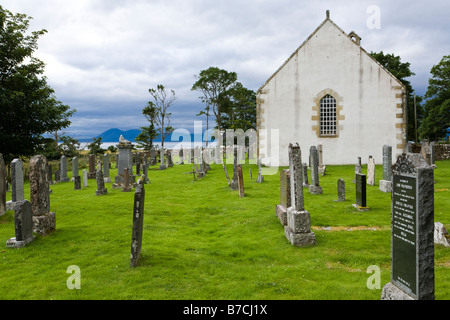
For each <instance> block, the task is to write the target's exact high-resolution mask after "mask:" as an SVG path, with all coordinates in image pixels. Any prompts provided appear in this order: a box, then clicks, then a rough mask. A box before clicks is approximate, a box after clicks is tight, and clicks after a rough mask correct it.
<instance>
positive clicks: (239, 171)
mask: <svg viewBox="0 0 450 320" xmlns="http://www.w3.org/2000/svg"><path fill="white" fill-rule="evenodd" d="M237 176H238V187H239V197H240V198H243V197H245V193H244V176H243V173H242V166H241V165H240V164H238V166H237Z"/></svg>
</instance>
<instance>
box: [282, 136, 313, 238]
mask: <svg viewBox="0 0 450 320" xmlns="http://www.w3.org/2000/svg"><path fill="white" fill-rule="evenodd" d="M289 172H290V183H291V187H290V189H291V190H290V191H291V206H290V207H289V208H288V209H287V225H286V226H285V227H284V233H285V235H286V238H287V239H288V240H289V242H290V243H291V244H292V245H294V246H306V245H313V244H315V242H316V240H315V239H316V236H315V234H314V232H312V231H311V218H310V215H309V212H308V211H306V210H305V205H304V197H303V178H302V158H301V151H300V146H299V145H298V143H295V144H289Z"/></svg>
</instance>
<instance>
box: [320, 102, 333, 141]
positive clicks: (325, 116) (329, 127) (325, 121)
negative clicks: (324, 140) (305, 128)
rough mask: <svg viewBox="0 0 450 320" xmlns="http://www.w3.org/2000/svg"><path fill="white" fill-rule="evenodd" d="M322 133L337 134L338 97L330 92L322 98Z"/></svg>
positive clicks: (326, 134)
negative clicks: (334, 96)
mask: <svg viewBox="0 0 450 320" xmlns="http://www.w3.org/2000/svg"><path fill="white" fill-rule="evenodd" d="M320 135H321V136H335V135H337V109H336V99H335V98H333V96H331V95H329V94H327V95H325V96H324V97H323V98H322V99H320Z"/></svg>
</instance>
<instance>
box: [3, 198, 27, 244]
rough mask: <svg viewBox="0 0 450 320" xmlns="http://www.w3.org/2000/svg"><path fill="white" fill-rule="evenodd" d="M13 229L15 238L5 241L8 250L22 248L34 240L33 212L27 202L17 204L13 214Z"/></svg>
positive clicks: (22, 201)
mask: <svg viewBox="0 0 450 320" xmlns="http://www.w3.org/2000/svg"><path fill="white" fill-rule="evenodd" d="M14 228H15V234H16V236H15V237H13V238H11V239H9V240H7V241H6V246H7V247H8V248H22V247H24V246H26V245H27V244H28V243H30V242H31V241H33V240H34V236H33V212H32V209H31V204H30V202H29V201H28V200H21V201H18V202H17V204H16V206H15V213H14Z"/></svg>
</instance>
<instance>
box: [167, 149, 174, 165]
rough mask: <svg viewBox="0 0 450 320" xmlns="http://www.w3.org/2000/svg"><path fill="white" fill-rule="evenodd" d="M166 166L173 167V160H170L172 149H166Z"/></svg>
mask: <svg viewBox="0 0 450 320" xmlns="http://www.w3.org/2000/svg"><path fill="white" fill-rule="evenodd" d="M167 167H168V168H172V167H173V161H172V151H171V150H167Z"/></svg>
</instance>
